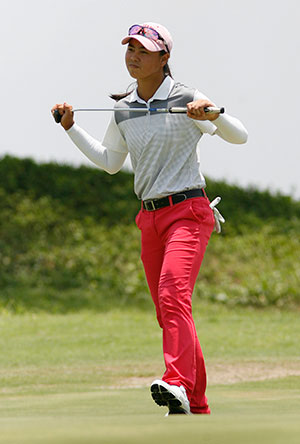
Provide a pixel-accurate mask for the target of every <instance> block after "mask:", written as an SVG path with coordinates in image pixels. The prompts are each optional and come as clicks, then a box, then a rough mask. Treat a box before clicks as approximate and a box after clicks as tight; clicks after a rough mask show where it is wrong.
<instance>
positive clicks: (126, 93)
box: [109, 50, 173, 102]
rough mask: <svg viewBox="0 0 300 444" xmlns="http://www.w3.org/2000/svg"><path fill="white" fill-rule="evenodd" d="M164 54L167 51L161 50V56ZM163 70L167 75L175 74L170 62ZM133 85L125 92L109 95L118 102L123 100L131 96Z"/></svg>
mask: <svg viewBox="0 0 300 444" xmlns="http://www.w3.org/2000/svg"><path fill="white" fill-rule="evenodd" d="M164 54H166V51H164V50H162V51H160V55H161V56H163V55H164ZM163 70H164V75H165V77H167V76H170V77H171V78H172V79H173V76H172V73H171V70H170V67H169V64H168V62H167V63H166V64H165V66H164V68H163ZM131 85H132V84H130V85H129V87H128V88H127V91H126V92H125V93H121V94H110V96H109V97H110V98H111V99H113V100H115V101H116V102H118V101H119V100H121V99H124V97H127V96H129V94H131V93H132V91H133V89H131V90H130V91H128V90H129V88H130V87H131Z"/></svg>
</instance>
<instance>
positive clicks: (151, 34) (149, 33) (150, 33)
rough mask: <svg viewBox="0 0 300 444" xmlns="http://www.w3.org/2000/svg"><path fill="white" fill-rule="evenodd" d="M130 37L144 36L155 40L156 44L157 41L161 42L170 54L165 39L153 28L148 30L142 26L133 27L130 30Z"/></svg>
mask: <svg viewBox="0 0 300 444" xmlns="http://www.w3.org/2000/svg"><path fill="white" fill-rule="evenodd" d="M128 35H142V36H144V37H147V38H148V39H150V40H154V41H155V42H156V41H157V40H161V41H162V42H163V44H164V45H165V47H166V50H167V51H168V52H170V51H169V48H168V45H167V43H166V41H165V39H163V38H162V36H161V35H160V34H159V33H158V32H157V31H156V30H155V29H153V28H148V27H146V26H141V25H132V26H130V28H129V30H128Z"/></svg>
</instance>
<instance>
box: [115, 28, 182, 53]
mask: <svg viewBox="0 0 300 444" xmlns="http://www.w3.org/2000/svg"><path fill="white" fill-rule="evenodd" d="M140 26H143V27H145V28H152V29H154V30H155V31H157V32H158V34H159V35H160V36H161V37H162V38H163V39H164V41H165V43H166V45H167V48H166V45H165V43H164V42H163V41H162V40H153V39H151V38H149V37H145V36H144V35H140V34H134V35H128V36H127V37H124V39H123V40H122V42H121V43H122V45H126V44H127V43H129V41H130V40H131V39H135V40H138V41H139V42H140V43H141V44H142V45H143V46H144V47H145V48H146V49H148V51H151V52H156V51H162V50H163V51H167V52H171V49H172V47H173V39H172V36H171V34H170V33H169V31H168V30H167V28H165V27H164V26H162V25H159V24H158V23H152V22H147V23H142V24H141V25H140ZM168 50H169V51H168Z"/></svg>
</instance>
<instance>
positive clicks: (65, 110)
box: [51, 102, 75, 131]
mask: <svg viewBox="0 0 300 444" xmlns="http://www.w3.org/2000/svg"><path fill="white" fill-rule="evenodd" d="M72 109H73V107H72V105H69V104H68V103H66V102H64V103H57V104H56V105H54V106H53V108H52V109H51V113H52V115H53V117H54V111H56V110H58V112H59V114H60V115H61V121H60V123H61V126H62V127H63V128H64V129H65V130H66V131H68V130H69V129H70V128H71V127H72V126H73V125H74V123H75V122H74V118H73V112H72Z"/></svg>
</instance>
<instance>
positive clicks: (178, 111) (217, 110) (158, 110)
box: [72, 106, 225, 114]
mask: <svg viewBox="0 0 300 444" xmlns="http://www.w3.org/2000/svg"><path fill="white" fill-rule="evenodd" d="M204 109H205V112H206V113H217V114H223V113H224V112H225V109H224V108H223V107H222V108H218V107H215V106H209V107H206V108H204ZM72 111H73V112H74V113H75V112H82V111H87V112H90V111H106V112H109V111H130V112H132V113H145V112H153V113H171V114H186V113H187V108H184V107H171V108H75V109H73V110H72Z"/></svg>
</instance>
